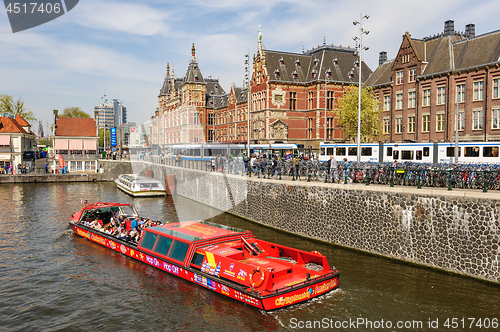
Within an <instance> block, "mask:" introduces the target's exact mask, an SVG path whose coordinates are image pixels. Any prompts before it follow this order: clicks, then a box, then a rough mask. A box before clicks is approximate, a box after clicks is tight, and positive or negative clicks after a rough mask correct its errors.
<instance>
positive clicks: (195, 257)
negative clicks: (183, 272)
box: [191, 252, 205, 266]
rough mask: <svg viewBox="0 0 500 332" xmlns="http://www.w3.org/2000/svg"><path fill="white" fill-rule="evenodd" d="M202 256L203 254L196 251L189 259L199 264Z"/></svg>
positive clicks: (194, 263) (203, 256) (192, 262)
mask: <svg viewBox="0 0 500 332" xmlns="http://www.w3.org/2000/svg"><path fill="white" fill-rule="evenodd" d="M204 258H205V255H203V254H200V253H197V252H196V253H195V254H194V256H193V259H192V260H191V264H193V265H198V266H201V264H202V263H203V259H204Z"/></svg>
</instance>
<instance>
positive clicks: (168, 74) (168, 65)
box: [167, 62, 170, 77]
mask: <svg viewBox="0 0 500 332" xmlns="http://www.w3.org/2000/svg"><path fill="white" fill-rule="evenodd" d="M169 76H170V64H169V63H168V62H167V77H169Z"/></svg>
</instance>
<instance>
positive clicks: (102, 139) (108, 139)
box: [99, 128, 111, 147]
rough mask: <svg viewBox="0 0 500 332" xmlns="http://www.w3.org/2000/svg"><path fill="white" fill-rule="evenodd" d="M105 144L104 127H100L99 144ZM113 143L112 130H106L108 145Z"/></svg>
mask: <svg viewBox="0 0 500 332" xmlns="http://www.w3.org/2000/svg"><path fill="white" fill-rule="evenodd" d="M103 144H104V128H99V146H100V147H101V146H103ZM110 145H111V131H110V130H109V128H108V130H106V146H110Z"/></svg>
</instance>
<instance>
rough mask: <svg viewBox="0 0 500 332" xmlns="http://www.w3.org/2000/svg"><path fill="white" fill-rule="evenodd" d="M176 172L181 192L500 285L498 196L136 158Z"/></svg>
mask: <svg viewBox="0 0 500 332" xmlns="http://www.w3.org/2000/svg"><path fill="white" fill-rule="evenodd" d="M132 168H133V169H134V172H135V173H140V172H143V171H144V170H145V169H152V170H153V172H154V176H155V178H157V179H159V180H160V179H164V178H165V177H164V176H165V175H166V174H174V175H176V181H177V190H178V191H177V193H178V194H179V195H182V196H185V197H188V198H190V199H192V200H195V201H198V202H201V203H204V204H207V205H210V206H212V207H215V208H218V209H220V210H227V211H228V212H229V213H232V214H234V215H237V216H240V217H243V218H246V219H249V220H251V221H254V222H257V223H260V224H263V225H266V226H270V227H273V228H276V229H280V230H283V231H286V232H290V233H294V234H298V235H301V236H304V237H307V238H312V239H317V240H321V241H325V242H328V243H333V244H336V245H339V246H343V247H347V248H352V249H356V250H360V251H364V252H368V253H372V254H377V255H381V256H385V257H389V258H393V259H397V260H401V261H405V262H411V263H415V264H418V265H423V266H428V267H431V268H436V269H440V270H444V271H448V272H453V273H457V274H461V275H466V276H470V277H474V278H478V279H482V280H486V281H490V282H494V283H500V271H499V266H500V194H498V193H494V192H489V193H482V192H481V191H462V190H453V191H447V190H446V188H438V189H432V190H431V189H416V188H410V187H397V188H396V187H395V188H390V187H386V186H365V185H361V184H356V185H343V184H324V183H318V182H315V183H313V182H310V183H308V182H305V181H289V180H287V181H284V180H282V181H277V180H267V179H257V178H255V177H252V178H246V177H242V176H235V175H224V174H222V173H210V172H204V171H201V170H190V169H184V168H178V167H168V166H162V165H158V164H150V163H145V162H140V163H137V162H132Z"/></svg>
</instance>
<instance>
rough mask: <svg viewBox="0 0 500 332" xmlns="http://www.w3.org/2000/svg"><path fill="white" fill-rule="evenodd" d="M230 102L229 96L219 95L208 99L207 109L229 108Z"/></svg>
mask: <svg viewBox="0 0 500 332" xmlns="http://www.w3.org/2000/svg"><path fill="white" fill-rule="evenodd" d="M228 100H229V95H228V94H224V95H218V96H209V97H207V108H211V109H219V108H223V107H226V106H227V101H228Z"/></svg>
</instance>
